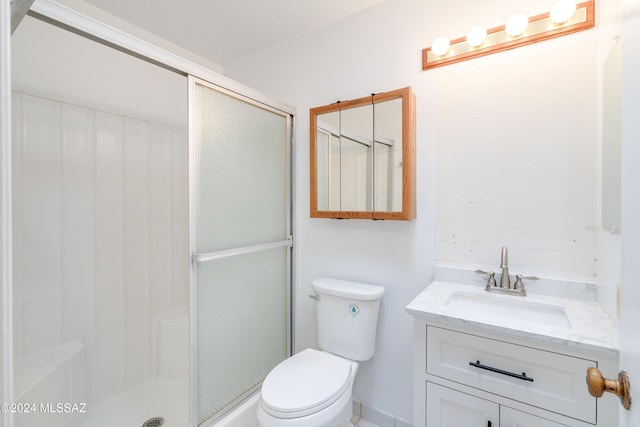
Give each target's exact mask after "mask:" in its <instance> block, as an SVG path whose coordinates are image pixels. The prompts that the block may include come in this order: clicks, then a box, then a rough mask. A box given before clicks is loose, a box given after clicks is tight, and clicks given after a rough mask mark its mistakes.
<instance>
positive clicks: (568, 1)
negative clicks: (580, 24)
mask: <svg viewBox="0 0 640 427" xmlns="http://www.w3.org/2000/svg"><path fill="white" fill-rule="evenodd" d="M574 13H576V2H575V0H559V1H558V2H556V4H554V5H553V7H552V8H551V12H550V13H549V18H551V21H553V23H554V24H562V23H563V22H567V21H568V20H569V19H571V17H572V16H573V14H574Z"/></svg>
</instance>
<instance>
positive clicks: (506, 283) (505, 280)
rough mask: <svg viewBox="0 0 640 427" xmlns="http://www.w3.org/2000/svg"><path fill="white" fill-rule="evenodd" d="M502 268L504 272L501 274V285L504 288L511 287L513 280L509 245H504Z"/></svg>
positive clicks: (501, 260) (501, 259) (501, 258)
mask: <svg viewBox="0 0 640 427" xmlns="http://www.w3.org/2000/svg"><path fill="white" fill-rule="evenodd" d="M500 268H501V269H502V274H501V275H500V287H501V288H503V289H510V288H511V280H509V254H508V252H507V247H506V246H503V247H502V256H501V257H500Z"/></svg>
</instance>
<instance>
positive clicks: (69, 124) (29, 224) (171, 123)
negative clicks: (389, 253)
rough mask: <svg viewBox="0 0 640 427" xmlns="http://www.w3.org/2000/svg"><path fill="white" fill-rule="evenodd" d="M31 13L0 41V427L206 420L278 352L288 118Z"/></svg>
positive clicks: (287, 284)
mask: <svg viewBox="0 0 640 427" xmlns="http://www.w3.org/2000/svg"><path fill="white" fill-rule="evenodd" d="M37 4H40V5H41V7H43V5H44V6H46V5H47V4H48V3H47V2H46V1H42V2H38V3H37ZM51 5H53V6H54V7H53V9H47V10H46V11H37V10H36V13H35V14H34V16H36V17H27V18H25V20H24V21H23V22H22V23H21V25H20V27H19V28H18V30H17V31H16V32H15V34H14V35H13V37H12V52H13V54H12V77H13V87H12V129H13V131H12V141H13V142H12V151H13V153H12V162H11V164H12V169H13V173H12V191H13V197H12V213H13V227H12V229H13V249H12V252H13V300H12V301H11V309H12V312H13V316H12V319H13V325H12V326H13V343H12V346H13V366H12V368H13V384H12V399H11V402H13V404H14V406H15V407H16V409H18V408H19V409H20V410H17V411H16V412H15V413H14V414H12V416H11V417H8V418H5V424H7V421H6V420H7V419H9V418H12V419H9V421H8V423H9V424H7V427H10V425H11V424H13V425H14V426H16V427H31V426H40V425H50V426H60V427H101V426H105V427H106V426H115V425H122V426H124V425H126V426H143V425H144V426H160V425H163V424H164V425H165V426H187V425H190V426H195V425H208V424H210V423H212V422H215V421H218V420H220V419H221V418H222V417H224V416H225V415H226V414H227V413H228V412H229V411H230V410H232V409H233V408H234V407H235V406H237V405H238V404H240V403H242V402H243V401H244V400H246V399H247V398H248V397H250V396H252V395H253V394H255V392H256V391H257V390H258V389H259V387H260V384H261V381H262V379H264V377H265V376H266V374H267V373H268V372H269V371H270V370H271V369H272V368H273V367H274V366H275V365H276V364H277V363H279V362H280V361H282V360H284V359H285V358H286V357H288V356H289V355H290V354H291V346H292V343H291V340H290V336H291V328H290V324H291V322H292V318H291V314H290V313H291V307H290V305H291V304H290V301H291V269H292V265H291V264H292V261H291V247H292V235H291V229H292V227H291V197H290V170H291V160H290V159H291V156H290V153H289V151H290V147H291V143H290V142H291V124H292V120H293V110H292V109H291V108H289V107H287V106H283V105H281V104H279V103H277V102H274V101H271V100H269V99H268V98H266V97H264V96H263V95H261V94H259V93H257V92H254V91H252V90H250V89H248V88H244V87H242V86H241V85H238V84H236V83H233V82H230V81H227V80H226V79H224V78H220V77H219V76H217V75H214V74H213V73H208V72H207V71H206V70H203V69H200V68H199V67H196V66H194V64H190V63H187V62H186V61H185V62H181V60H180V59H176V58H174V57H172V56H167V55H166V52H164V51H160V50H158V52H160V53H159V54H158V55H157V56H155V57H154V52H155V50H153V49H152V51H151V52H150V51H145V52H144V53H140V52H138V51H136V49H135V48H134V49H132V48H131V45H127V46H122V49H114V46H113V45H114V44H118V43H124V44H126V43H128V42H127V40H129V39H127V40H125V41H124V42H122V41H120V40H119V41H118V43H114V42H113V40H110V39H109V30H110V28H109V27H107V26H103V27H101V28H100V30H101V31H96V32H97V33H100V37H97V36H95V35H91V34H77V32H78V31H73V32H70V31H67V30H68V28H69V27H72V28H73V27H74V25H75V24H73V23H71V24H70V23H69V22H65V21H64V20H62V19H60V18H58V16H57V15H56V9H55V4H53V3H51ZM64 13H65V14H66V15H65V16H67V15H68V14H69V10H64ZM44 15H46V16H45V17H46V18H47V19H46V21H54V22H55V21H58V20H59V19H60V21H61V23H62V24H63V25H53V24H52V23H51V22H45V20H41V19H37V17H39V18H42V17H43V16H44ZM73 15H74V16H75V17H74V18H73V19H76V21H77V22H80V23H83V22H88V21H87V20H86V19H85V18H84V17H83V16H82V15H79V14H73ZM65 19H67V18H65ZM59 23H60V22H59ZM91 25H98V26H100V24H95V23H91ZM61 27H66V28H64V29H63V28H61ZM105 31H106V32H105ZM80 32H81V33H84V32H88V33H91V31H87V27H83V30H82V31H80ZM105 34H106V35H105ZM114 34H115V33H114ZM87 35H89V36H90V37H87ZM103 37H104V38H105V40H98V41H96V40H95V38H98V39H101V38H103ZM130 40H133V42H132V43H133V44H134V45H135V43H137V41H136V40H134V39H130ZM141 46H142V48H141V49H143V48H144V49H148V47H145V46H143V45H142V44H141ZM125 52H126V53H125ZM130 53H134V55H131V54H130ZM162 55H164V56H162ZM167 57H168V58H169V59H168V60H167V59H166V58H167ZM159 58H161V59H159ZM166 62H170V63H169V64H167V63H166ZM183 64H184V66H183ZM194 75H196V76H197V77H194ZM212 80H213V81H214V83H215V84H214V83H209V81H212ZM216 80H217V81H216Z"/></svg>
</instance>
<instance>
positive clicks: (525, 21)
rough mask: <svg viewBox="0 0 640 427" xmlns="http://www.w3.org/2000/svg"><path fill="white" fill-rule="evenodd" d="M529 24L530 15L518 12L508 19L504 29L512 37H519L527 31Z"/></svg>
mask: <svg viewBox="0 0 640 427" xmlns="http://www.w3.org/2000/svg"><path fill="white" fill-rule="evenodd" d="M528 25H529V17H528V16H527V15H525V14H524V13H518V14H515V15H513V16H512V17H510V18H509V19H507V23H506V24H505V25H504V30H505V31H506V32H507V34H509V36H511V37H518V36H519V35H521V34H522V33H524V32H525V30H526V29H527V26H528Z"/></svg>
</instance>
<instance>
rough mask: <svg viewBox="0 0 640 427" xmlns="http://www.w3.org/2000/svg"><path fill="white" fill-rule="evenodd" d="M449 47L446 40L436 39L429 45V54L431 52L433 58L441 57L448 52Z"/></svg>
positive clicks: (444, 38) (442, 38) (449, 43)
mask: <svg viewBox="0 0 640 427" xmlns="http://www.w3.org/2000/svg"><path fill="white" fill-rule="evenodd" d="M450 47H451V42H449V39H448V38H446V37H437V38H436V39H434V40H433V43H431V52H433V54H434V55H435V56H442V55H444V54H446V53H447V52H449V48H450Z"/></svg>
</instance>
